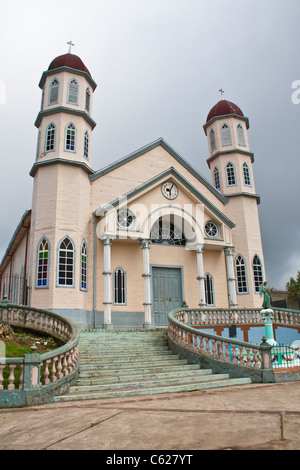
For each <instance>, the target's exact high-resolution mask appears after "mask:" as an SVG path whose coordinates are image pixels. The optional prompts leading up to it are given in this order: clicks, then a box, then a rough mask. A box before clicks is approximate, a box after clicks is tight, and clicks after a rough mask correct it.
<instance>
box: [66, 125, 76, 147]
mask: <svg viewBox="0 0 300 470" xmlns="http://www.w3.org/2000/svg"><path fill="white" fill-rule="evenodd" d="M71 125H72V126H74V128H75V138H74V150H72V149H67V133H68V127H69V126H71ZM76 149H77V127H76V126H75V124H74V122H72V121H71V122H68V124H67V125H66V126H65V141H64V151H65V152H72V153H76Z"/></svg>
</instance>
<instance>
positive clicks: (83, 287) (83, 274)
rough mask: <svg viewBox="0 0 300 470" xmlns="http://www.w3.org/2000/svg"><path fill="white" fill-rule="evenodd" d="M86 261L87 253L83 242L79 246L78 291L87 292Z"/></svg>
mask: <svg viewBox="0 0 300 470" xmlns="http://www.w3.org/2000/svg"><path fill="white" fill-rule="evenodd" d="M87 260H88V251H87V244H86V242H85V241H84V242H83V243H82V246H81V253H80V289H81V290H85V291H86V290H87Z"/></svg>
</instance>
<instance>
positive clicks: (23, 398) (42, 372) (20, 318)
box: [0, 301, 79, 408]
mask: <svg viewBox="0 0 300 470" xmlns="http://www.w3.org/2000/svg"><path fill="white" fill-rule="evenodd" d="M0 322H1V323H4V324H9V325H11V326H15V327H20V328H24V329H28V330H31V331H34V332H35V333H37V334H39V333H40V334H46V335H50V336H53V337H54V338H56V339H58V340H59V341H60V342H61V343H63V345H62V346H60V347H58V348H56V349H54V350H52V351H49V352H47V353H44V354H38V353H35V352H33V353H30V354H25V355H24V356H23V357H6V356H5V343H4V341H0V408H3V407H17V406H26V405H35V404H41V403H48V402H51V401H52V400H53V398H54V397H55V396H57V395H60V394H62V393H65V392H67V391H68V389H69V387H70V386H71V385H72V384H73V383H75V382H76V380H77V377H78V370H79V364H78V341H79V330H78V328H77V326H76V325H75V324H74V323H73V322H72V321H71V320H69V319H67V318H65V317H62V316H61V315H58V314H57V313H54V312H50V311H48V310H41V309H36V308H32V307H26V306H20V305H14V304H10V303H8V302H7V301H3V302H2V303H1V304H0Z"/></svg>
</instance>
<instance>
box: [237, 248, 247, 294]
mask: <svg viewBox="0 0 300 470" xmlns="http://www.w3.org/2000/svg"><path fill="white" fill-rule="evenodd" d="M239 256H240V257H241V258H242V259H243V261H244V268H245V278H246V289H247V290H246V292H239V291H238V274H237V265H236V262H237V259H238V257H239ZM234 270H235V277H236V283H235V285H236V293H237V295H248V294H249V280H248V269H247V263H246V260H245V258H244V256H243V255H241V253H238V254H237V255H236V257H235V258H234Z"/></svg>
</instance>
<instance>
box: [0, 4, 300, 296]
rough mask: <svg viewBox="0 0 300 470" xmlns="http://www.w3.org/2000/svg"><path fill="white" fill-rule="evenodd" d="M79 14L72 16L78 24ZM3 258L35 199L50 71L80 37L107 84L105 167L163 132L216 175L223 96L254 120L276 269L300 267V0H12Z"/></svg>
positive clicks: (269, 248)
mask: <svg viewBox="0 0 300 470" xmlns="http://www.w3.org/2000/svg"><path fill="white" fill-rule="evenodd" d="M70 12H71V17H72V21H71V22H69V20H68V18H70ZM2 18H3V19H5V21H3V25H2V28H1V32H0V43H1V44H2V45H3V44H5V48H2V52H1V65H2V68H1V72H0V74H1V75H0V81H1V82H2V83H4V84H5V94H6V96H5V104H3V103H2V104H0V120H1V131H2V132H1V141H0V155H1V172H0V197H1V212H0V215H1V220H2V223H1V228H0V257H1V258H2V256H3V254H4V251H5V248H6V246H7V244H8V242H9V240H10V238H11V236H12V234H13V232H14V230H15V228H16V226H17V224H18V222H19V220H20V218H21V216H22V214H23V212H24V211H25V210H26V209H28V208H30V207H31V196H32V179H31V177H30V176H29V170H30V168H31V166H32V164H33V163H34V160H35V148H36V138H37V129H36V128H35V127H34V124H33V123H34V121H35V118H36V116H37V113H38V110H39V106H40V98H41V93H40V90H39V88H38V86H37V84H38V82H39V79H40V76H41V74H42V72H43V71H44V70H46V69H47V68H48V65H49V63H50V62H51V61H52V59H53V58H54V57H56V56H58V55H60V54H62V53H64V52H66V51H67V45H66V42H67V41H68V40H69V39H70V36H72V40H73V42H74V43H75V48H74V50H73V52H74V53H76V54H77V55H79V56H80V57H81V58H82V60H83V61H84V63H85V64H86V66H87V67H88V68H89V70H90V71H91V73H92V75H93V77H94V79H95V80H96V82H97V83H98V88H97V90H96V92H95V96H94V112H93V116H94V119H95V120H96V122H97V123H98V125H97V127H96V129H95V131H94V136H93V160H92V166H93V168H94V169H95V170H97V169H100V168H101V167H103V166H105V165H107V164H109V163H111V162H112V161H114V160H116V159H118V158H121V157H123V156H124V155H126V154H128V153H130V152H132V151H134V150H136V149H138V148H140V147H142V146H144V145H145V144H147V143H149V142H151V141H153V140H155V139H157V138H158V137H163V138H164V139H165V140H166V141H167V142H168V143H169V144H170V145H171V146H172V147H174V148H175V149H176V150H177V151H178V152H179V153H180V154H181V155H182V156H183V157H184V158H185V159H187V160H188V161H189V162H190V163H191V164H192V165H193V166H194V167H195V168H197V169H198V170H199V171H200V172H202V173H203V175H204V176H205V177H207V178H208V179H210V174H209V171H208V168H207V165H206V158H207V142H206V137H205V134H204V132H203V128H202V125H203V124H204V122H205V120H206V116H207V113H208V112H209V110H210V108H211V107H212V106H213V105H214V104H215V103H216V102H217V101H218V100H219V93H218V90H219V88H221V87H222V88H223V89H224V90H225V98H226V99H228V100H230V101H233V102H234V103H236V104H237V105H238V106H240V107H241V109H242V110H243V112H244V114H245V115H247V116H248V117H249V119H250V130H249V139H250V146H251V151H253V152H254V155H255V163H254V175H255V184H256V190H257V192H258V193H259V194H260V195H261V201H262V202H261V205H260V207H259V213H260V221H261V231H262V238H263V245H264V253H265V263H266V271H267V276H268V279H269V282H270V284H272V285H273V286H275V287H278V288H279V287H280V288H282V287H284V285H285V282H286V280H288V278H289V277H290V276H294V275H295V274H296V271H297V269H300V266H299V264H300V263H299V261H300V259H299V258H300V255H299V251H298V247H299V236H300V230H299V216H298V215H297V208H296V206H297V205H298V203H299V183H298V174H299V155H298V154H299V114H300V104H299V105H297V104H294V103H293V102H292V93H293V92H294V91H295V90H293V89H292V83H293V82H294V81H295V80H300V70H299V60H298V57H299V51H298V43H299V37H298V34H299V33H298V31H299V28H298V25H299V20H300V14H299V2H298V0H289V1H288V2H281V1H278V0H272V2H270V1H269V0H244V1H243V2H241V1H237V0H215V1H212V2H207V1H201V0H189V1H188V2H186V1H184V0H151V2H148V1H146V0H145V1H142V0H109V1H106V0H103V1H96V0H95V1H91V0H86V1H85V2H84V4H82V2H79V1H77V0H73V2H69V1H65V2H59V1H57V0H53V1H52V3H51V8H49V5H48V4H43V3H41V2H37V1H34V0H29V1H28V2H25V3H24V2H22V1H21V0H17V1H16V2H14V3H13V4H12V3H9V2H8V3H7V4H6V5H2Z"/></svg>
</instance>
